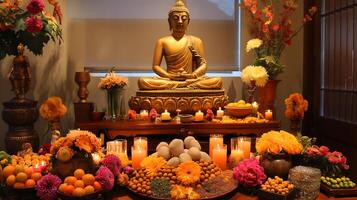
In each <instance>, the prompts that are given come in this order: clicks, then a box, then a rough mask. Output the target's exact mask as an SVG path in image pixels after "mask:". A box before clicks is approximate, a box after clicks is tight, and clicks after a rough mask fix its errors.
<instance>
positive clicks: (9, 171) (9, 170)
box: [2, 165, 15, 178]
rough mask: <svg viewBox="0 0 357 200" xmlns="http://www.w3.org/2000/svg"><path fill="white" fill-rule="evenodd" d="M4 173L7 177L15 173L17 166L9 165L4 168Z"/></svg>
mask: <svg viewBox="0 0 357 200" xmlns="http://www.w3.org/2000/svg"><path fill="white" fill-rule="evenodd" d="M2 173H3V175H4V177H5V178H7V177H9V176H10V175H15V167H14V166H12V165H8V166H6V167H5V168H4V169H3V170H2Z"/></svg>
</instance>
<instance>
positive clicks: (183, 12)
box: [169, 0, 190, 33]
mask: <svg viewBox="0 0 357 200" xmlns="http://www.w3.org/2000/svg"><path fill="white" fill-rule="evenodd" d="M189 23H190V12H189V10H188V8H187V7H186V6H185V4H184V2H182V0H177V1H176V3H175V5H174V6H173V7H172V8H171V10H170V12H169V25H170V30H173V32H174V33H185V32H186V29H187V26H188V24H189Z"/></svg>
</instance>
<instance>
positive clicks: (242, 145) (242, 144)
mask: <svg viewBox="0 0 357 200" xmlns="http://www.w3.org/2000/svg"><path fill="white" fill-rule="evenodd" d="M250 146H251V142H250V138H249V137H239V139H238V148H239V149H241V150H242V151H243V155H244V159H249V158H250Z"/></svg>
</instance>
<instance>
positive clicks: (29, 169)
mask: <svg viewBox="0 0 357 200" xmlns="http://www.w3.org/2000/svg"><path fill="white" fill-rule="evenodd" d="M24 172H25V173H26V174H27V176H28V177H31V175H32V172H33V171H32V168H31V167H25V169H24Z"/></svg>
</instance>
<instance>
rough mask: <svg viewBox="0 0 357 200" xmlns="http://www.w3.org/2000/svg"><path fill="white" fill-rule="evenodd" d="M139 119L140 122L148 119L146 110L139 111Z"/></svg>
mask: <svg viewBox="0 0 357 200" xmlns="http://www.w3.org/2000/svg"><path fill="white" fill-rule="evenodd" d="M140 119H142V120H147V119H149V113H148V111H147V110H142V111H140Z"/></svg>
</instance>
